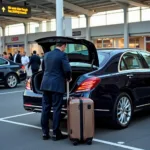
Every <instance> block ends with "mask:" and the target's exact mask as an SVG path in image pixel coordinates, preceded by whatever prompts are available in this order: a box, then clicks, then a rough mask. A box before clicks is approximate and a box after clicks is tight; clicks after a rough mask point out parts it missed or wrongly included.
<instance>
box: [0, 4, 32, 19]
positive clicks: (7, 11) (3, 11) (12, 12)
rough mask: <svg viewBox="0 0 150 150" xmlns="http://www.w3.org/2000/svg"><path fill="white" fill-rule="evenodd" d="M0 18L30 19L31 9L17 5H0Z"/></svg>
mask: <svg viewBox="0 0 150 150" xmlns="http://www.w3.org/2000/svg"><path fill="white" fill-rule="evenodd" d="M0 16H10V17H21V18H30V17H31V8H30V7H25V6H18V5H9V4H0Z"/></svg>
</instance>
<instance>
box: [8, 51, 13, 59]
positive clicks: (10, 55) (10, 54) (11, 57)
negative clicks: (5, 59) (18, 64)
mask: <svg viewBox="0 0 150 150" xmlns="http://www.w3.org/2000/svg"><path fill="white" fill-rule="evenodd" d="M9 60H11V61H13V55H12V53H9Z"/></svg>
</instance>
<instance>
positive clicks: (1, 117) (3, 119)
mask: <svg viewBox="0 0 150 150" xmlns="http://www.w3.org/2000/svg"><path fill="white" fill-rule="evenodd" d="M24 88H25V85H24V83H22V84H20V85H18V87H17V88H15V89H6V88H4V87H3V86H0V150H43V149H44V150H50V149H51V150H58V149H61V150H91V149H94V150H150V142H149V139H150V119H149V117H150V111H143V112H138V113H136V114H135V115H134V117H133V120H132V122H131V124H130V126H129V127H128V128H126V129H124V130H115V129H113V128H111V125H110V124H109V122H107V121H105V120H104V119H100V120H98V121H96V125H95V126H96V128H95V136H94V140H93V144H92V145H90V146H89V145H86V144H81V145H78V146H73V145H72V143H71V142H70V141H69V139H66V140H62V141H59V142H54V141H52V140H48V141H43V140H42V131H41V126H40V117H41V114H40V113H32V112H27V111H25V110H24V108H23V98H22V95H23V90H24ZM50 124H51V123H50ZM61 128H62V130H63V131H64V132H65V133H66V132H67V125H66V120H63V121H62V122H61ZM58 143H59V144H58Z"/></svg>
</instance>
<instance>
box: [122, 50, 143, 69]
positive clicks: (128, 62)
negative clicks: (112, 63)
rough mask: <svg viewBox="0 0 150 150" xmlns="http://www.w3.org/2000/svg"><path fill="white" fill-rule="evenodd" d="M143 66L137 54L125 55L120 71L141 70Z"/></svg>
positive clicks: (129, 53)
mask: <svg viewBox="0 0 150 150" xmlns="http://www.w3.org/2000/svg"><path fill="white" fill-rule="evenodd" d="M141 68H143V65H142V63H141V60H140V59H139V56H138V53H137V52H128V53H125V54H124V56H123V57H122V60H121V65H120V70H130V69H141Z"/></svg>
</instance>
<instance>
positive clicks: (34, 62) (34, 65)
mask: <svg viewBox="0 0 150 150" xmlns="http://www.w3.org/2000/svg"><path fill="white" fill-rule="evenodd" d="M40 65H41V60H40V57H39V56H37V55H32V56H31V58H30V62H29V65H28V68H29V67H30V66H31V69H32V70H39V68H40Z"/></svg>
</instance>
